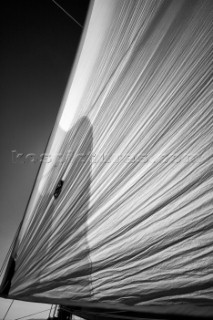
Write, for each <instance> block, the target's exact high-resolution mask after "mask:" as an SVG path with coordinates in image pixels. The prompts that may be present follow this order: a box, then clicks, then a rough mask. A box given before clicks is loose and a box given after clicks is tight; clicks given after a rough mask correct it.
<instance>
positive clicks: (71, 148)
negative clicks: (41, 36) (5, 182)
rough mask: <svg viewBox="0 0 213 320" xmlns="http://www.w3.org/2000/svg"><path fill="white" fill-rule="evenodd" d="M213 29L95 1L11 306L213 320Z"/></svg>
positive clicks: (205, 7)
mask: <svg viewBox="0 0 213 320" xmlns="http://www.w3.org/2000/svg"><path fill="white" fill-rule="evenodd" d="M212 21H213V2H212V1H208V0H203V1H194V0H193V1H191V0H187V1H182V0H180V1H179V0H178V1H177V0H175V1H172V0H171V1H160V0H159V1H157V0H154V1H153V0H138V1H137V0H95V1H94V2H92V4H91V6H90V10H89V13H88V18H87V24H86V28H85V30H84V34H83V37H82V41H81V45H80V47H79V51H78V55H77V58H76V62H75V66H74V67H73V71H72V73H71V78H70V81H69V84H68V86H67V90H66V93H65V96H64V100H63V102H62V106H61V109H60V112H59V115H58V118H57V121H56V125H55V128H54V131H53V134H52V137H51V139H50V142H49V145H48V148H47V152H46V155H45V156H44V161H43V164H42V166H41V169H40V173H39V175H38V178H37V182H36V185H35V188H34V192H33V194H32V197H31V200H30V202H29V205H28V208H27V211H26V214H25V218H24V220H23V224H22V228H21V230H20V232H19V235H18V238H17V242H16V247H15V249H14V250H13V253H12V259H13V260H14V261H15V271H14V275H13V277H12V279H11V286H10V289H9V293H8V297H11V298H14V299H23V300H28V301H45V302H50V303H51V302H55V303H62V304H67V305H70V306H72V305H75V304H76V303H77V304H78V303H80V304H81V305H84V304H85V305H86V304H88V303H96V305H99V304H100V305H101V304H105V303H106V304H109V305H110V304H111V305H113V306H114V307H116V306H122V305H123V306H129V307H130V308H134V307H135V308H136V309H137V310H143V308H145V307H147V306H152V310H154V309H153V308H154V307H156V308H159V309H158V310H161V312H162V313H166V312H167V311H168V310H170V311H169V312H172V313H176V314H185V315H187V314H192V315H197V314H198V313H199V312H201V313H202V315H203V316H210V317H211V316H213V308H212V305H213V105H212V102H213V98H212V69H211V67H212V38H211V37H212V31H213V30H212ZM55 190H56V191H55ZM7 288H8V287H7ZM156 310H157V309H156Z"/></svg>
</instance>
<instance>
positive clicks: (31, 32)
mask: <svg viewBox="0 0 213 320" xmlns="http://www.w3.org/2000/svg"><path fill="white" fill-rule="evenodd" d="M57 2H58V3H59V4H60V5H61V6H62V7H63V8H64V9H65V10H67V12H69V13H70V14H71V15H72V16H73V17H74V18H75V19H76V20H78V22H79V23H80V24H82V25H83V24H84V21H85V16H86V12H87V9H88V4H89V1H88V0H81V1H79V0H67V1H66V0H57ZM0 25H1V26H0V43H1V44H0V57H1V59H0V121H1V123H0V131H1V132H0V146H1V158H0V170H1V175H0V177H1V179H0V191H1V192H0V203H1V211H0V218H1V222H0V266H1V265H2V263H3V259H4V257H5V255H6V252H7V250H8V249H9V246H10V244H11V241H12V239H13V237H14V234H15V231H16V229H17V227H18V224H19V223H20V221H21V218H22V216H23V213H24V210H25V207H26V204H27V201H28V199H29V196H30V193H31V190H32V186H33V183H34V180H35V177H36V174H37V171H38V168H39V162H37V163H30V161H29V160H28V161H26V162H25V163H23V158H22V159H19V160H17V159H16V160H15V157H13V159H12V151H14V152H13V155H17V153H24V155H27V154H28V153H35V154H36V155H38V156H39V155H40V154H41V153H42V152H44V150H45V147H46V144H47V141H48V137H49V135H50V133H51V130H52V129H53V126H54V123H55V120H56V116H57V112H58V110H59V107H60V103H61V100H62V97H63V94H64V90H65V87H66V83H67V80H68V77H69V74H70V71H71V68H72V65H73V62H74V58H75V55H76V52H77V48H78V44H79V41H80V37H81V34H82V29H81V28H80V27H79V26H78V25H77V24H76V23H75V22H74V21H72V20H71V19H70V18H69V17H68V16H67V15H66V14H65V13H64V12H63V11H62V10H60V9H59V8H58V7H57V6H56V5H55V4H54V3H53V2H52V1H51V0H30V1H29V0H18V1H15V0H13V1H11V0H10V1H8V0H7V1H4V2H2V4H1V10H0ZM15 150H16V151H15ZM13 160H15V163H14V161H13ZM6 305H8V302H7V303H6V304H5V302H4V300H2V299H0V310H1V311H0V319H1V318H2V317H3V315H4V311H5V308H6V307H5V306H6ZM18 305H19V307H17V308H18V309H19V311H17V310H18V309H17V308H16V309H17V310H16V311H14V310H15V307H14V310H11V312H10V313H9V314H8V318H7V319H15V317H17V316H18V315H20V312H21V307H20V303H18ZM43 309H45V308H44V306H43ZM27 310H28V309H27ZM40 310H41V308H40ZM22 311H23V309H22ZM1 312H3V313H2V314H1ZM18 312H19V313H18ZM22 313H23V312H22ZM21 315H22V314H21ZM24 315H25V314H24Z"/></svg>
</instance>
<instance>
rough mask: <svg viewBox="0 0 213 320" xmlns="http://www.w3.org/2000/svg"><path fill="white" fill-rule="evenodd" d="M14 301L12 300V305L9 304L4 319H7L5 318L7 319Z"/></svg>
mask: <svg viewBox="0 0 213 320" xmlns="http://www.w3.org/2000/svg"><path fill="white" fill-rule="evenodd" d="M13 303H14V300H12V302H11V303H10V305H9V307H8V309H7V311H6V313H5V315H4V318H3V320H5V319H6V316H7V315H8V312H9V311H10V308H11V307H12V305H13Z"/></svg>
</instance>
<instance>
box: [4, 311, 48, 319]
mask: <svg viewBox="0 0 213 320" xmlns="http://www.w3.org/2000/svg"><path fill="white" fill-rule="evenodd" d="M49 310H50V309H46V310H43V311H40V312H36V313H31V314H28V315H27V316H23V317H20V318H16V319H14V320H19V319H24V318H27V317H31V316H35V315H37V314H40V313H44V312H47V311H49ZM3 320H4V319H3Z"/></svg>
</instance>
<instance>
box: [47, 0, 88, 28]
mask: <svg viewBox="0 0 213 320" xmlns="http://www.w3.org/2000/svg"><path fill="white" fill-rule="evenodd" d="M52 2H53V3H54V4H55V5H56V6H57V7H58V8H60V9H61V10H62V11H63V12H64V13H65V14H66V15H67V16H68V17H69V18H70V19H72V20H73V21H74V22H75V23H77V25H78V26H79V27H81V28H83V26H82V25H81V24H80V23H79V22H78V21H77V20H76V19H75V18H73V16H71V14H69V12H67V11H66V10H65V9H64V8H63V7H62V6H60V4H58V2H56V1H55V0H52Z"/></svg>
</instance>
